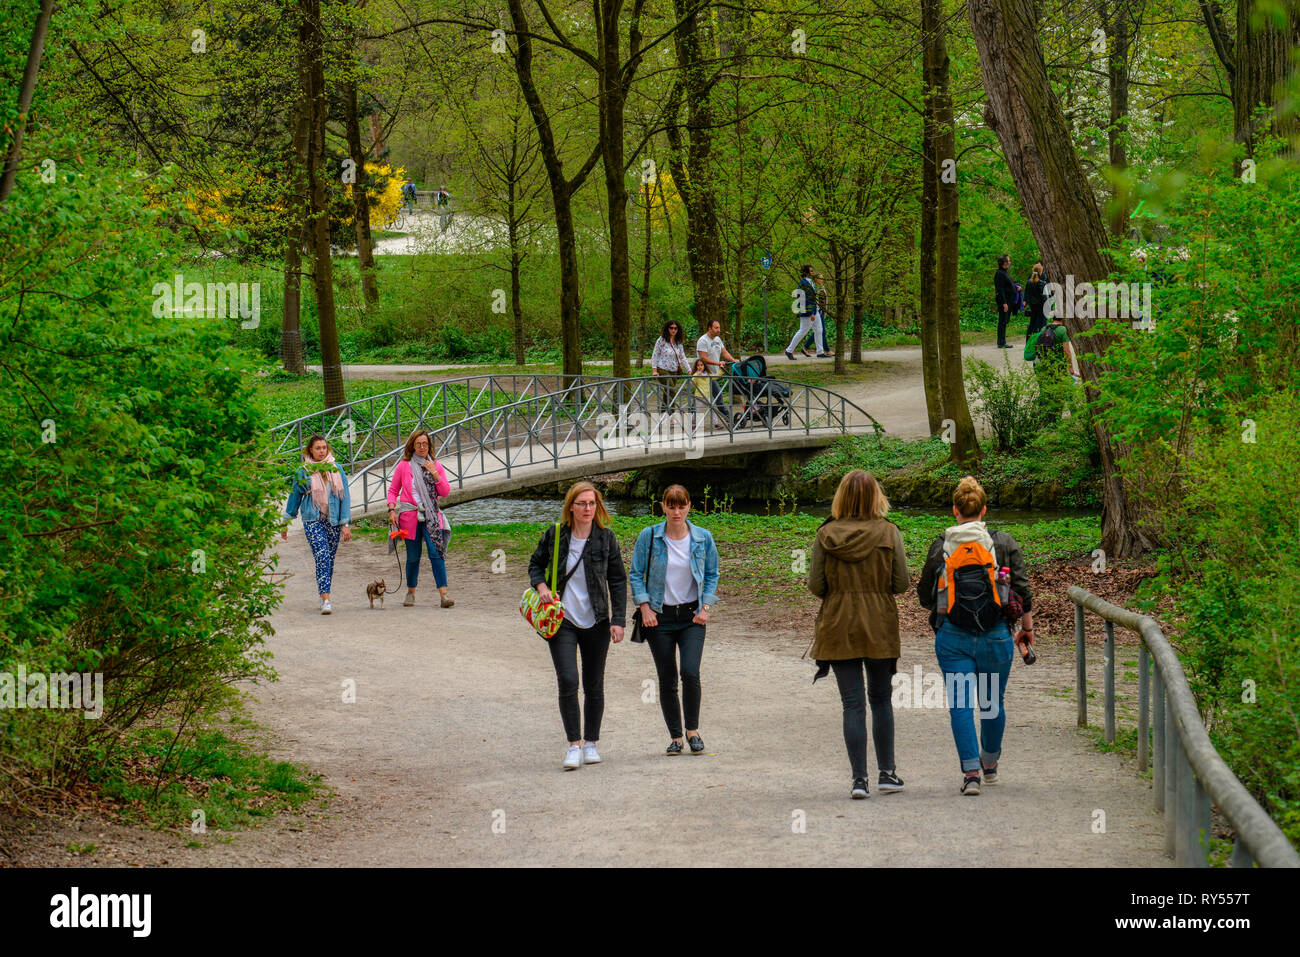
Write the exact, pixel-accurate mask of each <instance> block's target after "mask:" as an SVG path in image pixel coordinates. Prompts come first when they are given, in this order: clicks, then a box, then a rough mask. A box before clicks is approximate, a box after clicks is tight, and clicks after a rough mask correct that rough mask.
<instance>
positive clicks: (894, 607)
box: [808, 518, 911, 662]
mask: <svg viewBox="0 0 1300 957" xmlns="http://www.w3.org/2000/svg"><path fill="white" fill-rule="evenodd" d="M910 586H911V577H910V576H909V575H908V571H907V554H906V553H905V552H904V550H903V536H902V533H901V532H899V530H898V526H897V525H895V524H894V523H893V522H889V521H886V520H885V519H883V518H878V519H832V520H830V521H827V522H825V523H824V524H823V525H822V527H821V528H819V529H818V530H817V538H816V539H815V540H814V541H813V553H812V564H811V566H810V567H809V569H808V589H809V591H811V592H812V593H813V594H814V595H816V596H817V597H819V598H821V599H822V607H821V611H819V612H818V613H817V624H816V629H815V637H814V638H813V644H812V649H811V650H810V652H809V654H810V655H811V657H812V658H813V659H815V660H817V661H819V662H820V661H844V660H846V659H850V658H897V657H898V656H899V654H900V651H901V649H900V645H899V640H898V604H897V603H896V602H895V600H894V597H893V596H894V595H899V594H902V593H903V592H905V591H907V590H908V588H909V587H910Z"/></svg>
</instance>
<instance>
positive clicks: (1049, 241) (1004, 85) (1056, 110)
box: [968, 0, 1151, 558]
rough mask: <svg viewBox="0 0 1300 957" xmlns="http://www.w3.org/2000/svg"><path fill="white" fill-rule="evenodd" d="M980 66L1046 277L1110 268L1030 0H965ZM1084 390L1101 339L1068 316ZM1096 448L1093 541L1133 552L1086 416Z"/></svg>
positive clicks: (1116, 477)
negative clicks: (1097, 521)
mask: <svg viewBox="0 0 1300 957" xmlns="http://www.w3.org/2000/svg"><path fill="white" fill-rule="evenodd" d="M968 5H969V9H970V19H971V26H972V29H973V31H974V34H975V45H976V47H977V48H978V50H979V58H980V71H981V73H982V74H983V78H984V89H985V91H986V93H987V95H988V108H987V110H986V112H985V116H984V118H985V121H986V122H987V123H988V124H989V126H990V127H991V128H992V129H993V131H994V132H995V133H996V134H997V137H998V141H999V142H1000V143H1001V145H1002V152H1003V154H1004V156H1005V157H1006V161H1007V166H1008V167H1009V168H1010V171H1011V176H1012V179H1013V180H1014V181H1015V184H1016V192H1017V193H1018V194H1019V196H1020V202H1021V206H1022V207H1023V209H1024V212H1025V216H1026V218H1027V219H1028V220H1029V225H1030V228H1031V229H1032V230H1033V233H1034V239H1035V240H1036V241H1037V243H1038V248H1039V249H1040V250H1041V251H1042V253H1043V259H1044V260H1045V261H1046V262H1047V263H1048V264H1049V268H1050V269H1051V270H1052V275H1053V277H1054V278H1055V277H1057V276H1060V277H1061V278H1062V279H1064V277H1065V276H1067V275H1070V276H1073V277H1074V281H1075V282H1076V283H1078V282H1083V281H1088V282H1093V281H1097V280H1100V279H1103V278H1104V277H1105V276H1106V275H1107V274H1108V272H1109V266H1110V264H1109V262H1108V257H1107V256H1106V255H1105V254H1103V253H1102V252H1101V251H1100V250H1102V249H1105V248H1106V230H1105V227H1104V226H1103V224H1102V220H1101V213H1100V211H1099V210H1098V209H1097V203H1096V200H1095V199H1094V197H1093V195H1092V190H1091V188H1090V187H1089V185H1088V180H1087V177H1086V176H1085V175H1084V171H1083V167H1082V166H1081V165H1080V163H1079V158H1078V157H1077V156H1076V155H1075V153H1074V148H1073V146H1072V145H1071V140H1070V136H1069V130H1068V127H1067V126H1066V122H1065V116H1064V114H1063V113H1062V112H1061V106H1060V104H1059V103H1058V102H1057V100H1056V96H1055V94H1053V92H1052V88H1051V85H1050V84H1049V83H1048V79H1047V67H1046V65H1045V64H1044V62H1043V50H1042V47H1041V45H1040V44H1039V42H1038V32H1037V29H1036V26H1035V21H1034V11H1033V3H1032V0H969V4H968ZM1065 325H1066V329H1067V330H1068V331H1069V333H1070V336H1071V338H1072V339H1073V340H1074V348H1075V350H1076V352H1077V353H1078V355H1079V358H1080V362H1079V366H1080V370H1081V372H1082V374H1083V378H1084V381H1085V383H1086V384H1087V386H1088V397H1089V399H1090V400H1092V401H1095V400H1096V398H1097V380H1098V377H1099V374H1100V372H1101V368H1102V367H1101V358H1102V356H1103V355H1104V354H1105V351H1106V348H1107V346H1108V344H1109V342H1108V339H1107V338H1105V337H1101V336H1090V337H1088V338H1086V339H1081V338H1080V337H1079V336H1080V333H1082V332H1086V331H1087V330H1089V329H1091V328H1092V325H1093V321H1092V320H1091V319H1079V318H1075V317H1067V318H1066V319H1065ZM1093 425H1094V429H1095V431H1096V433H1097V445H1098V447H1099V448H1100V450H1101V460H1102V476H1103V482H1104V485H1103V495H1102V535H1101V547H1102V548H1103V549H1104V550H1105V551H1106V552H1107V553H1108V554H1109V555H1111V556H1113V557H1120V558H1122V557H1127V556H1133V555H1140V554H1142V553H1143V552H1144V551H1147V550H1148V549H1149V548H1150V547H1151V542H1150V541H1149V539H1148V538H1147V536H1146V535H1145V534H1144V533H1143V531H1142V529H1141V528H1140V527H1139V524H1138V516H1137V514H1136V507H1135V505H1134V502H1133V500H1132V496H1131V495H1129V491H1128V489H1127V488H1126V485H1125V482H1124V479H1123V476H1122V475H1121V473H1120V470H1119V464H1118V463H1119V462H1120V461H1123V459H1124V458H1125V456H1126V455H1127V452H1128V449H1127V448H1125V446H1124V444H1123V443H1122V442H1120V441H1119V440H1117V439H1115V438H1113V437H1112V436H1111V434H1110V431H1109V429H1107V428H1105V427H1104V426H1103V425H1102V424H1101V423H1100V417H1099V416H1093Z"/></svg>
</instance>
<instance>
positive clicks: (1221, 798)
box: [1068, 585, 1300, 867]
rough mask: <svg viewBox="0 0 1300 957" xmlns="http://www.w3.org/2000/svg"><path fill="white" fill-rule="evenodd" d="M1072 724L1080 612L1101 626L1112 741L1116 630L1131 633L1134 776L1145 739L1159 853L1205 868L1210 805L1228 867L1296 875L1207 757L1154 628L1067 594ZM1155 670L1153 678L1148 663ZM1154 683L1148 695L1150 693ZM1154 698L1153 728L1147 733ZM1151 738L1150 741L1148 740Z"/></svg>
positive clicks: (1180, 680) (1254, 808)
mask: <svg viewBox="0 0 1300 957" xmlns="http://www.w3.org/2000/svg"><path fill="white" fill-rule="evenodd" d="M1068 594H1069V596H1070V600H1071V601H1072V602H1074V648H1075V653H1074V654H1075V671H1076V676H1075V677H1076V690H1077V697H1078V709H1079V714H1078V723H1079V726H1080V727H1084V726H1085V725H1086V724H1087V722H1088V691H1087V672H1086V665H1087V651H1086V649H1085V647H1084V627H1083V625H1084V609H1085V608H1087V609H1088V610H1089V611H1093V612H1096V613H1097V614H1098V615H1100V616H1101V617H1102V618H1103V619H1105V622H1106V645H1105V677H1104V685H1105V735H1106V740H1107V742H1110V743H1114V741H1115V625H1117V624H1118V625H1121V626H1123V627H1125V628H1128V629H1130V630H1131V631H1135V632H1137V634H1138V636H1139V638H1140V639H1141V642H1142V644H1141V647H1140V648H1139V649H1138V728H1137V737H1138V770H1139V771H1145V770H1146V769H1147V765H1148V754H1147V739H1148V736H1150V737H1151V738H1152V742H1153V744H1154V755H1153V757H1154V762H1153V767H1152V774H1151V778H1152V786H1153V790H1154V791H1155V804H1156V809H1157V810H1160V811H1163V812H1164V815H1165V853H1166V854H1168V855H1169V856H1171V857H1173V858H1174V860H1175V862H1176V863H1177V864H1178V865H1179V866H1180V867H1206V866H1208V863H1209V861H1208V855H1207V846H1208V844H1209V835H1210V807H1211V802H1213V805H1214V806H1217V807H1218V808H1219V810H1220V811H1222V812H1223V815H1224V817H1226V818H1227V819H1228V823H1230V824H1231V825H1232V828H1233V830H1234V831H1235V832H1236V834H1237V840H1236V843H1235V845H1234V846H1233V851H1232V866H1233V867H1250V866H1251V864H1253V863H1258V864H1259V865H1260V866H1261V867H1300V854H1297V853H1296V850H1295V848H1293V847H1292V846H1291V843H1290V841H1288V840H1287V839H1286V835H1285V834H1283V833H1282V830H1281V828H1279V827H1278V826H1277V824H1276V823H1275V822H1274V821H1273V819H1272V818H1270V817H1269V816H1268V813H1267V812H1266V811H1265V810H1264V809H1263V808H1262V807H1260V806H1259V804H1258V802H1256V801H1255V799H1254V798H1253V797H1251V794H1250V792H1249V791H1247V790H1246V787H1245V785H1243V784H1242V783H1241V781H1239V780H1238V779H1237V776H1236V775H1235V774H1233V773H1232V770H1231V769H1230V768H1229V767H1228V765H1227V764H1226V763H1224V760H1223V758H1221V757H1220V756H1219V753H1218V752H1217V751H1216V750H1215V749H1214V745H1213V744H1212V743H1211V742H1210V736H1209V734H1208V733H1207V732H1206V730H1205V726H1204V725H1203V724H1201V717H1200V713H1199V711H1198V710H1197V707H1196V699H1195V698H1194V697H1193V696H1192V691H1191V688H1190V687H1188V684H1187V676H1186V675H1185V674H1184V672H1183V666H1182V664H1181V663H1180V662H1179V660H1178V654H1177V652H1175V651H1174V649H1173V646H1172V645H1170V644H1169V640H1168V639H1167V638H1165V636H1164V632H1162V631H1161V630H1160V626H1159V625H1158V624H1156V622H1155V620H1154V619H1152V618H1150V617H1148V616H1146V615H1139V614H1137V613H1136V612H1133V611H1129V610H1128V609H1126V608H1120V607H1119V606H1117V605H1112V604H1110V603H1109V602H1106V601H1102V600H1101V599H1100V598H1098V597H1097V596H1096V595H1093V594H1091V593H1090V592H1087V591H1085V590H1084V589H1082V588H1079V587H1078V586H1077V585H1076V586H1072V587H1071V588H1070V589H1069V592H1068ZM1152 661H1154V662H1155V670H1154V675H1152V674H1151V671H1152V669H1151V662H1152ZM1152 677H1153V678H1154V695H1152V694H1151V693H1150V690H1149V685H1151V683H1152V682H1151V678H1152ZM1153 698H1154V719H1155V726H1154V728H1152V727H1151V717H1152V714H1151V713H1152V710H1153V709H1152V707H1151V704H1152V699H1153ZM1152 731H1154V734H1151V732H1152Z"/></svg>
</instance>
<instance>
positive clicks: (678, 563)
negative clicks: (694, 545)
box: [566, 532, 700, 607]
mask: <svg viewBox="0 0 1300 957" xmlns="http://www.w3.org/2000/svg"><path fill="white" fill-rule="evenodd" d="M664 542H665V543H666V544H667V545H668V567H667V568H665V569H664V604H665V605H685V604H688V603H689V602H693V601H695V599H696V598H698V597H699V594H700V590H699V588H698V587H697V586H696V584H695V576H694V575H692V574H691V536H690V533H689V532H688V533H687V535H686V537H685V538H682V539H671V538H669V537H668V536H667V535H665V536H664ZM566 607H567V606H566Z"/></svg>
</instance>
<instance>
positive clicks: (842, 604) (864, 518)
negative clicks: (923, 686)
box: [808, 469, 912, 799]
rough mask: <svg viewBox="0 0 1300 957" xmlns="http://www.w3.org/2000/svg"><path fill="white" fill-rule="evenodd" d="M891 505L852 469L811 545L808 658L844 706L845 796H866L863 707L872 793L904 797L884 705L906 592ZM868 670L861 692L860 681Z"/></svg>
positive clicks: (889, 709) (890, 716)
mask: <svg viewBox="0 0 1300 957" xmlns="http://www.w3.org/2000/svg"><path fill="white" fill-rule="evenodd" d="M888 512H889V499H887V498H886V497H885V492H884V490H883V489H882V488H881V487H880V483H878V482H877V481H876V480H875V478H874V477H872V476H871V475H869V474H868V473H866V472H864V471H862V470H861V469H854V470H853V471H852V472H849V473H848V474H847V475H845V476H844V478H842V479H840V485H839V488H838V489H836V490H835V498H834V499H833V500H832V501H831V517H830V518H828V519H827V520H826V521H825V522H823V523H822V526H821V528H819V529H817V537H816V539H815V540H814V541H813V552H812V565H811V566H810V567H809V569H808V589H809V591H811V592H812V593H813V594H814V595H816V596H817V597H818V598H820V599H821V600H822V607H821V611H819V612H818V613H817V624H816V626H815V632H814V634H815V637H814V638H813V643H812V648H811V654H812V657H813V659H814V660H815V661H816V662H817V666H818V671H817V675H816V677H814V678H813V682H814V683H815V682H816V681H817V679H818V678H821V677H823V676H825V674H826V672H827V671H828V670H829V669H831V668H834V669H835V683H836V684H837V685H839V688H840V702H841V704H843V706H844V745H845V747H847V748H848V751H849V765H850V767H851V768H852V769H853V789H852V791H851V792H850V796H851V797H853V798H855V799H861V798H865V797H866V796H867V794H868V791H867V702H868V701H870V702H871V736H872V738H874V739H875V745H876V764H877V765H878V766H879V770H880V777H879V779H878V784H877V786H878V787H879V788H880V790H881V791H882V792H884V793H890V792H894V791H901V790H903V781H902V779H901V778H900V777H899V776H898V775H897V774H895V773H894V772H895V770H896V768H895V767H894V707H893V702H892V701H891V699H890V694H891V692H892V690H893V687H892V682H893V676H894V672H895V671H896V670H897V666H898V656H899V654H900V651H901V646H900V642H899V637H898V604H897V602H895V600H894V596H895V595H899V594H902V593H903V592H905V591H907V589H908V588H909V587H910V586H911V583H912V579H911V576H910V575H908V572H907V555H906V553H905V552H904V551H903V536H902V533H901V532H899V530H898V526H897V525H895V524H894V523H893V522H890V521H888V520H886V518H885V515H886V514H887V513H888ZM864 670H865V671H866V677H867V680H866V693H865V694H864V693H863V682H862V674H863V671H864Z"/></svg>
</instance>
